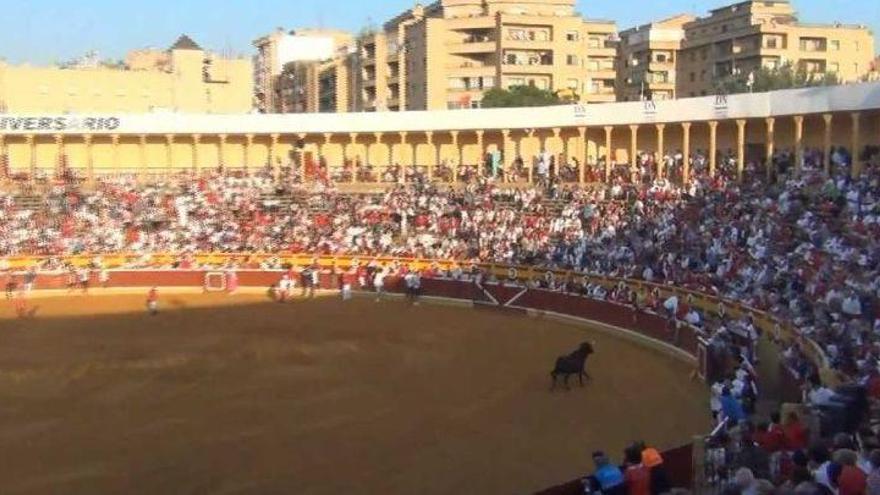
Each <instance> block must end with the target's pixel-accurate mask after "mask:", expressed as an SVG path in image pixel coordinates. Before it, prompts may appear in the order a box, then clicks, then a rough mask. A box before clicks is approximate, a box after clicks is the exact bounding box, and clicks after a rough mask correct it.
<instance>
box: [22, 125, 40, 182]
mask: <svg viewBox="0 0 880 495" xmlns="http://www.w3.org/2000/svg"><path fill="white" fill-rule="evenodd" d="M24 139H25V141H26V142H27V145H28V151H29V152H30V156H29V157H30V162H29V165H28V174H30V181H31V182H34V181H35V180H37V141H36V136H34V135H33V134H28V135H27V136H25V137H24Z"/></svg>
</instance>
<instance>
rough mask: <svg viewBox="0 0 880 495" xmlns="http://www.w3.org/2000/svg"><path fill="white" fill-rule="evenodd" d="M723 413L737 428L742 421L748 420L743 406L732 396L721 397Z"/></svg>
mask: <svg viewBox="0 0 880 495" xmlns="http://www.w3.org/2000/svg"><path fill="white" fill-rule="evenodd" d="M721 412H723V413H724V417H726V418H727V419H728V420H730V422H731V423H732V424H731V426H735V425H736V424H737V423H739V422H740V421H742V420H744V419H746V412H745V411H744V410H743V406H742V404H740V402H739V401H738V400H736V399H735V398H734V397H732V396H730V395H722V396H721Z"/></svg>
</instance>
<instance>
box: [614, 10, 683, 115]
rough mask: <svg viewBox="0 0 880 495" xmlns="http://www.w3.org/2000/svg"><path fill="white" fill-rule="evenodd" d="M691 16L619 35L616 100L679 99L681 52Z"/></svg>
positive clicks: (644, 26)
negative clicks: (677, 85)
mask: <svg viewBox="0 0 880 495" xmlns="http://www.w3.org/2000/svg"><path fill="white" fill-rule="evenodd" d="M694 20H695V17H694V16H692V15H689V14H680V15H677V16H674V17H670V18H668V19H663V20H660V21H657V22H652V23H649V24H644V25H641V26H637V27H634V28H631V29H627V30H624V31H621V32H620V43H619V45H618V51H617V54H618V58H617V100H618V101H639V100H671V99H674V98H676V91H675V85H676V74H677V68H676V64H677V63H678V55H679V50H681V45H682V42H683V41H684V25H685V24H687V23H690V22H692V21H694Z"/></svg>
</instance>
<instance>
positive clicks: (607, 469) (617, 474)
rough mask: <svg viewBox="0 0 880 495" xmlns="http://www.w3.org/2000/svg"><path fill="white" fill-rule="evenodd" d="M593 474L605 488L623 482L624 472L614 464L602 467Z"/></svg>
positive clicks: (602, 487)
mask: <svg viewBox="0 0 880 495" xmlns="http://www.w3.org/2000/svg"><path fill="white" fill-rule="evenodd" d="M593 476H594V477H595V478H596V481H598V482H599V487H600V488H601V489H603V490H607V489H609V488H614V487H615V486H618V485H622V484H623V473H622V472H621V471H620V468H618V467H617V466H614V465H612V464H606V465H604V466H602V467H600V468H599V469H597V470H596V474H594V475H593Z"/></svg>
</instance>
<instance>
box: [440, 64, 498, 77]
mask: <svg viewBox="0 0 880 495" xmlns="http://www.w3.org/2000/svg"><path fill="white" fill-rule="evenodd" d="M496 70H497V67H496V66H495V65H455V64H449V65H447V66H446V72H447V74H449V75H450V76H452V77H455V76H462V77H473V76H477V77H479V76H494V75H495V71H496Z"/></svg>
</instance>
